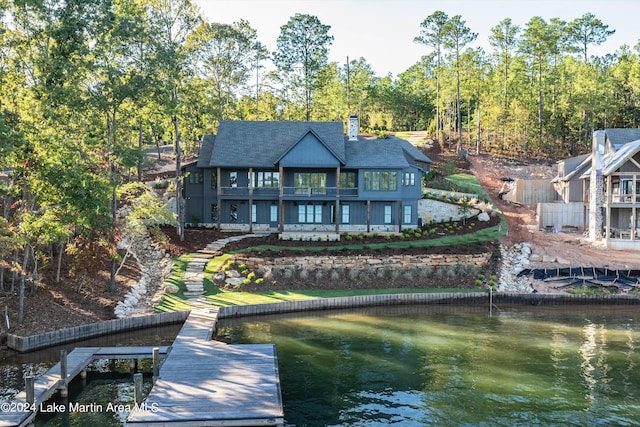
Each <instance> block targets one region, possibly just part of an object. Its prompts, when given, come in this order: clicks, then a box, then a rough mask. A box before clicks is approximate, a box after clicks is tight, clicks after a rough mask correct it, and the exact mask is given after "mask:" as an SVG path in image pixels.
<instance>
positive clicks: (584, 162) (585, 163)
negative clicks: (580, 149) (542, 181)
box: [551, 154, 592, 182]
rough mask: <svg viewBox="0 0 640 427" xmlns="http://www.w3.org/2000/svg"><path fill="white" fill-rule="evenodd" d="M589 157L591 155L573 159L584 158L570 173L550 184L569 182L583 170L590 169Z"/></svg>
mask: <svg viewBox="0 0 640 427" xmlns="http://www.w3.org/2000/svg"><path fill="white" fill-rule="evenodd" d="M591 156H592V155H591V154H583V155H582V156H578V157H575V159H579V158H580V157H584V159H583V160H582V161H581V162H580V163H579V164H578V166H576V167H575V168H574V169H573V170H572V171H571V172H569V173H568V174H566V175H565V176H559V177H556V178H554V179H553V180H552V181H551V182H558V181H570V180H571V179H573V178H574V177H575V176H576V175H578V174H579V173H582V171H583V170H584V169H585V168H591Z"/></svg>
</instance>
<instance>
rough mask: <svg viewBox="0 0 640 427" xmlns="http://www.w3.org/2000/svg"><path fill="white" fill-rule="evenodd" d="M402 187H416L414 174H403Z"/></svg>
mask: <svg viewBox="0 0 640 427" xmlns="http://www.w3.org/2000/svg"><path fill="white" fill-rule="evenodd" d="M402 185H403V186H404V187H407V186H414V185H416V174H415V173H413V172H405V173H403V174H402Z"/></svg>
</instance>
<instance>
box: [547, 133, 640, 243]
mask: <svg viewBox="0 0 640 427" xmlns="http://www.w3.org/2000/svg"><path fill="white" fill-rule="evenodd" d="M554 185H555V187H556V190H557V191H558V193H559V194H560V196H561V199H562V200H563V201H564V202H576V201H580V202H582V204H583V211H584V217H585V219H586V220H587V221H586V222H587V223H588V226H589V236H590V237H591V239H592V240H594V241H595V240H597V241H604V242H605V244H606V245H607V246H608V247H612V248H618V249H638V250H640V129H605V130H603V131H596V132H594V136H593V150H592V153H591V154H589V155H586V156H579V157H575V158H572V159H566V160H564V161H562V162H560V163H559V164H558V176H557V177H556V178H555V179H554Z"/></svg>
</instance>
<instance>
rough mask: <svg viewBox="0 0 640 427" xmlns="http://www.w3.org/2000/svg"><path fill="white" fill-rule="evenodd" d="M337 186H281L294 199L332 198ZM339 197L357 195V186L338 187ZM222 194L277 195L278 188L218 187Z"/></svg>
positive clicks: (244, 195)
mask: <svg viewBox="0 0 640 427" xmlns="http://www.w3.org/2000/svg"><path fill="white" fill-rule="evenodd" d="M337 190H338V188H337V187H283V188H282V192H283V196H284V197H286V198H287V199H291V200H293V199H296V198H301V197H307V198H325V199H326V198H327V197H329V198H334V197H336V193H337ZM339 190H340V198H343V197H357V196H358V189H357V188H340V189H339ZM220 194H221V195H222V196H238V197H249V196H253V197H258V198H259V197H261V196H268V197H278V196H279V195H280V189H279V188H265V187H220Z"/></svg>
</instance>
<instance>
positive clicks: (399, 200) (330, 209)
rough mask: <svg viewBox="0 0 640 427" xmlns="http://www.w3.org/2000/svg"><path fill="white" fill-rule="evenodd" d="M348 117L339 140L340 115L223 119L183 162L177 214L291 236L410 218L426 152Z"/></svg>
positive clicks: (384, 228) (408, 223)
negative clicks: (374, 133)
mask: <svg viewBox="0 0 640 427" xmlns="http://www.w3.org/2000/svg"><path fill="white" fill-rule="evenodd" d="M349 120H350V123H349V135H348V138H347V137H345V135H344V125H343V123H341V122H270V121H222V122H221V123H220V125H219V128H218V133H217V135H215V136H213V135H207V136H206V137H205V138H204V139H203V142H202V148H201V150H200V156H199V158H198V161H197V162H194V163H192V164H189V165H186V166H184V168H183V170H184V173H185V175H186V177H185V180H184V193H183V194H184V198H185V222H186V223H188V224H194V225H195V224H200V225H204V226H214V227H217V228H219V229H220V230H228V231H269V232H279V233H280V234H281V236H283V237H287V236H288V237H296V238H300V237H302V235H303V234H302V233H304V236H305V237H306V238H336V235H339V233H341V232H344V231H349V232H391V231H393V232H397V231H400V230H401V229H402V228H412V227H416V226H418V224H419V219H418V208H417V206H418V200H419V199H420V198H421V197H422V191H421V182H422V177H423V175H424V173H425V172H426V171H428V170H429V165H430V163H431V160H430V159H429V158H428V157H426V156H425V155H424V154H422V152H421V151H420V150H418V149H417V148H416V147H414V146H413V145H412V144H410V143H409V142H408V141H405V140H402V139H398V138H385V139H371V140H369V139H364V138H362V137H358V123H357V117H355V116H351V117H350V119H349ZM313 233H315V235H314V234H313Z"/></svg>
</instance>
